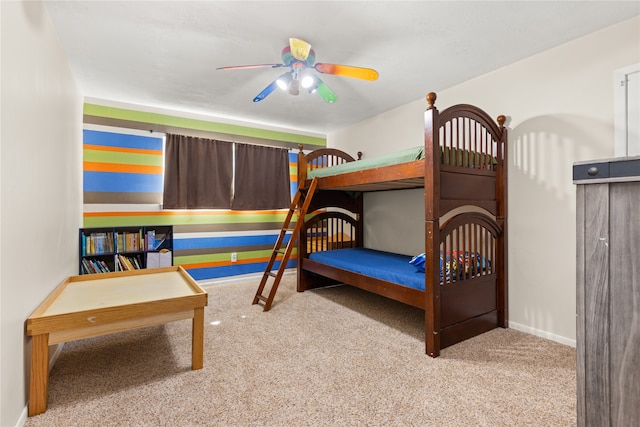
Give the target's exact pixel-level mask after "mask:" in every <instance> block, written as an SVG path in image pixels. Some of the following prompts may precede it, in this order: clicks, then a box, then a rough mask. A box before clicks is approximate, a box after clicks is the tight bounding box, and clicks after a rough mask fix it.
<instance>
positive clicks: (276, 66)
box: [216, 64, 284, 70]
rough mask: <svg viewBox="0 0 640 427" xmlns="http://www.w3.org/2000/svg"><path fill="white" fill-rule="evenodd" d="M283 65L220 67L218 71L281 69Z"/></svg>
mask: <svg viewBox="0 0 640 427" xmlns="http://www.w3.org/2000/svg"><path fill="white" fill-rule="evenodd" d="M282 66H284V65H283V64H256V65H233V66H230V67H219V68H216V70H249V69H253V68H280V67H282Z"/></svg>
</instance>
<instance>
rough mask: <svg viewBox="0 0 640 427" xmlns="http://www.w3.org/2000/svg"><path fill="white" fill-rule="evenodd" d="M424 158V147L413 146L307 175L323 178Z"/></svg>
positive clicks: (312, 171) (319, 168)
mask: <svg viewBox="0 0 640 427" xmlns="http://www.w3.org/2000/svg"><path fill="white" fill-rule="evenodd" d="M423 158H424V147H422V146H420V147H413V148H408V149H406V150H401V151H397V152H394V153H390V154H385V155H383V156H377V157H372V158H369V159H364V160H357V161H354V162H347V163H342V164H340V165H336V166H331V167H322V166H320V167H318V168H316V169H312V170H310V171H309V173H308V175H307V177H308V178H309V179H311V178H322V177H325V176H332V175H340V174H343V173H348V172H356V171H361V170H366V169H373V168H379V167H382V166H390V165H397V164H400V163H407V162H412V161H415V160H421V159H423Z"/></svg>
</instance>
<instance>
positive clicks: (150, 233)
mask: <svg viewBox="0 0 640 427" xmlns="http://www.w3.org/2000/svg"><path fill="white" fill-rule="evenodd" d="M145 243H146V249H147V250H148V251H152V250H153V248H155V246H156V230H147V240H146V242H145Z"/></svg>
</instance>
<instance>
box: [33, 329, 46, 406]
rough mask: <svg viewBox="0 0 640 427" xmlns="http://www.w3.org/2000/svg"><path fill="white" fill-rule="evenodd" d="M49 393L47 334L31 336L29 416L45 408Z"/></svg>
mask: <svg viewBox="0 0 640 427" xmlns="http://www.w3.org/2000/svg"><path fill="white" fill-rule="evenodd" d="M48 393H49V334H40V335H34V336H33V337H32V338H31V378H30V380H29V416H30V417H32V416H34V415H38V414H41V413H43V412H44V411H46V410H47V397H48Z"/></svg>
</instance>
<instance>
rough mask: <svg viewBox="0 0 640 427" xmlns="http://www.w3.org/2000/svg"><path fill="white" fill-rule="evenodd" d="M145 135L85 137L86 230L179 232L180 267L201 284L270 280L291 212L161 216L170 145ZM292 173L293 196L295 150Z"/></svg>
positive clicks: (95, 132)
mask: <svg viewBox="0 0 640 427" xmlns="http://www.w3.org/2000/svg"><path fill="white" fill-rule="evenodd" d="M139 133H140V132H133V133H132V134H128V133H126V132H124V131H121V130H118V131H115V130H113V131H110V130H109V131H107V130H95V129H93V128H92V129H85V130H84V146H83V152H84V171H83V176H84V221H83V222H84V224H83V226H84V227H126V226H143V225H146V226H153V225H173V228H174V241H173V245H174V248H173V257H174V264H175V265H182V266H184V267H185V269H187V271H188V272H189V274H191V276H193V277H194V279H196V280H209V279H214V278H221V277H229V276H236V275H243V274H250V273H261V272H263V271H264V269H265V268H266V264H267V262H268V260H269V257H270V256H271V253H272V250H273V247H274V245H275V242H276V239H277V237H278V234H279V233H280V229H281V227H282V224H283V222H284V220H285V218H286V215H287V212H288V211H287V210H286V209H281V210H268V211H230V210H161V203H162V169H163V163H162V162H163V160H162V159H163V153H162V149H163V147H162V145H163V139H162V138H161V137H158V136H155V135H154V136H150V135H149V136H147V135H140V134H139ZM289 166H290V177H291V192H292V195H293V194H295V192H296V191H297V187H298V185H297V151H295V150H292V151H290V152H289ZM292 226H293V224H292ZM288 239H289V235H287V236H286V239H285V240H286V241H288ZM232 253H235V254H237V261H236V262H231V254H232ZM279 260H280V258H278V262H277V263H276V268H277V266H278V264H279ZM295 265H296V260H295V250H294V253H293V254H292V257H291V259H290V260H289V262H288V264H287V267H288V268H293V267H295Z"/></svg>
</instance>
